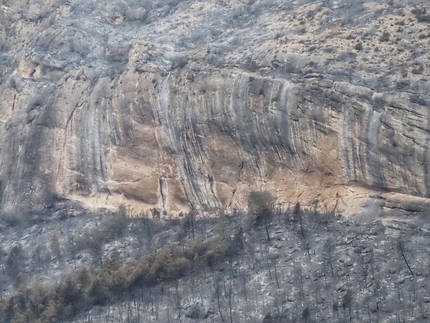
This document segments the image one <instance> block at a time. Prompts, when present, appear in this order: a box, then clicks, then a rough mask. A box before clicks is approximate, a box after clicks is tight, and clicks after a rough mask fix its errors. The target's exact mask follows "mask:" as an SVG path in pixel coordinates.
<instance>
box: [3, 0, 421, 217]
mask: <svg viewBox="0 0 430 323" xmlns="http://www.w3.org/2000/svg"><path fill="white" fill-rule="evenodd" d="M424 6H426V4H425V3H424V2H422V1H418V0H416V1H415V0H414V1H412V0H410V1H407V2H405V1H396V0H391V1H376V2H372V3H369V2H367V1H355V0H354V1H353V0H344V1H304V0H301V1H294V2H293V1H269V0H264V1H245V2H241V1H204V2H198V1H195V0H187V1H181V2H178V1H175V0H169V1H165V0H159V1H157V0H154V1H149V0H148V1H133V0H127V1H125V0H124V1H105V0H100V1H92V2H88V1H79V0H72V1H62V0H57V1H55V0H43V1H42V0H38V1H31V3H30V2H26V1H12V0H6V1H3V2H2V6H1V11H0V21H1V24H0V26H1V27H0V32H1V33H0V49H1V56H0V60H1V67H2V68H1V69H0V93H1V94H0V96H1V100H0V111H1V123H0V133H1V136H0V138H1V139H0V140H1V143H0V181H1V194H0V196H1V206H2V209H3V211H4V212H9V213H10V212H17V211H20V212H24V211H31V212H42V213H43V212H46V209H47V208H51V209H54V210H55V209H56V208H55V207H56V205H58V202H61V203H62V204H61V205H64V203H63V202H62V201H63V199H67V200H70V201H78V202H81V203H83V205H84V206H85V207H89V208H95V207H100V206H103V207H112V208H115V207H116V206H118V205H120V204H126V205H128V206H129V207H130V208H131V209H132V211H133V212H134V213H141V212H145V211H148V210H149V209H159V210H161V211H163V212H164V213H165V214H167V213H173V214H177V213H179V212H181V211H187V210H189V209H190V208H195V209H197V210H201V211H210V210H217V209H224V208H226V209H228V210H229V209H230V210H231V209H234V208H244V207H245V203H244V202H245V201H246V197H247V195H248V193H249V192H250V191H253V190H267V191H270V192H271V193H272V194H273V195H274V196H276V198H277V201H278V203H279V206H280V207H281V208H284V209H286V208H287V207H289V205H290V204H291V203H295V202H297V201H301V202H302V204H303V205H307V206H310V205H313V206H314V207H315V208H317V209H318V208H319V209H322V210H324V211H327V210H330V211H331V210H334V211H337V212H345V211H347V212H348V213H350V214H354V213H358V212H360V211H361V209H362V207H363V206H369V205H371V206H374V205H376V207H377V208H378V209H381V208H383V207H384V206H385V207H388V208H393V209H395V210H401V209H406V210H407V211H411V210H412V211H419V210H422V209H424V208H425V207H426V205H427V203H428V202H427V201H428V200H427V199H426V198H427V197H428V196H429V195H430V188H429V184H428V183H429V182H430V178H429V176H430V174H429V167H428V166H429V156H428V147H429V145H428V141H429V138H430V137H429V130H430V128H429V127H430V124H429V120H430V119H429V116H430V115H429V109H428V108H429V102H430V101H429V100H430V99H429V91H430V83H429V82H428V80H427V77H428V75H429V66H428V46H429V26H430V25H429V23H428V21H430V19H428V18H429V16H428V15H427V13H426V11H425V10H424V9H423V8H425V7H424ZM414 8H415V10H414Z"/></svg>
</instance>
